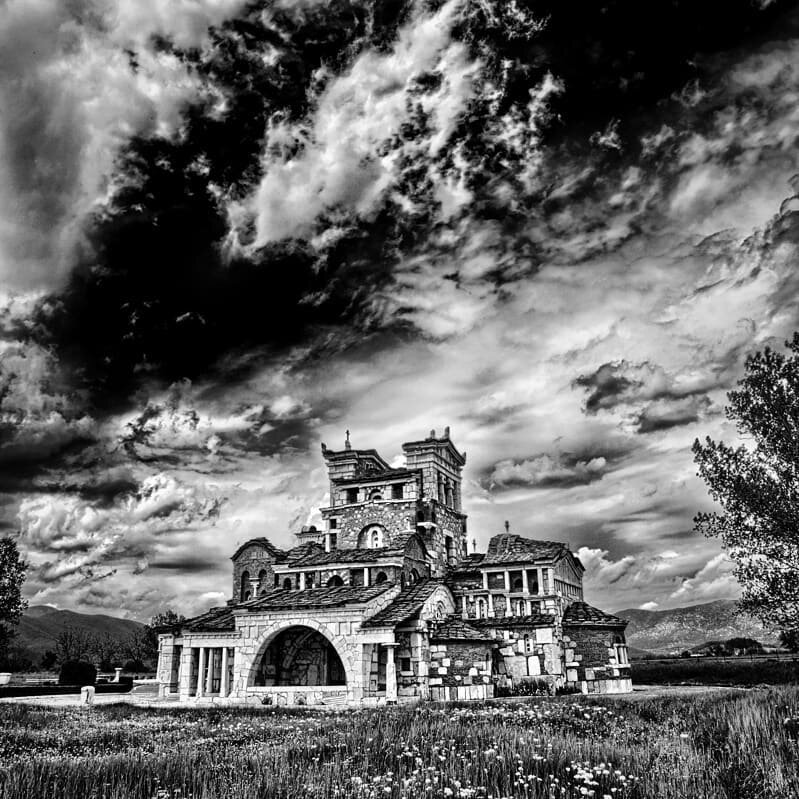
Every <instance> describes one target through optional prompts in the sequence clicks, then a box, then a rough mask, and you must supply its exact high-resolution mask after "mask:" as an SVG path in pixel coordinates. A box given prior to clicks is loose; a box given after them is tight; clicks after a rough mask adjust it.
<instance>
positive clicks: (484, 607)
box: [158, 428, 632, 705]
mask: <svg viewBox="0 0 799 799" xmlns="http://www.w3.org/2000/svg"><path fill="white" fill-rule="evenodd" d="M402 449H403V452H404V455H405V465H404V467H403V468H392V467H391V466H390V465H389V464H388V463H387V462H386V461H385V460H384V459H383V458H382V457H380V455H379V454H378V453H377V452H376V451H375V450H373V449H354V448H353V447H352V446H351V444H350V441H349V434H348V435H347V441H346V444H345V446H344V448H343V449H340V450H332V449H328V448H327V447H326V446H325V445H324V444H322V456H323V458H324V460H325V462H326V464H327V469H328V476H329V480H330V505H329V506H328V507H326V508H322V509H321V515H322V518H323V520H324V521H323V525H322V528H321V529H316V527H308V528H304V529H303V530H302V531H301V532H299V533H298V534H297V536H296V539H297V541H296V546H294V547H292V548H291V549H287V550H284V549H280V548H278V547H276V546H275V545H274V544H272V543H271V541H270V540H269V539H268V538H254V539H252V540H250V541H247V542H246V543H244V544H242V545H241V546H240V547H239V548H238V549H237V550H236V552H235V553H233V557H232V560H233V589H232V598H231V599H230V600H229V601H228V603H227V605H226V606H224V607H218V608H213V609H212V610H210V611H208V612H207V613H204V614H203V615H201V616H198V617H196V618H193V619H189V620H187V621H185V622H183V623H182V624H181V625H180V627H178V628H174V629H168V630H162V631H161V634H160V636H159V638H160V642H159V659H158V679H159V682H160V695H161V696H162V697H163V698H172V699H177V700H180V701H185V702H224V703H260V704H265V705H269V704H274V705H341V704H352V705H369V704H384V703H393V702H405V701H409V702H410V701H419V700H459V701H460V700H467V699H475V700H480V699H486V698H490V697H493V696H495V695H497V694H501V695H507V694H513V693H525V692H532V691H536V692H538V691H549V692H552V693H554V692H555V691H560V690H567V691H575V692H582V693H591V694H594V693H596V694H601V693H621V692H626V691H630V690H631V689H632V685H631V680H630V667H629V661H628V659H627V647H626V644H625V638H624V629H625V626H626V624H627V622H626V621H624V620H622V619H620V618H618V617H616V616H612V615H610V614H608V613H605V612H603V611H601V610H598V609H597V608H594V607H592V606H591V605H588V604H586V602H585V601H584V600H583V584H582V583H583V572H584V568H583V565H582V564H581V563H580V560H579V559H578V558H577V557H576V556H575V555H574V554H573V553H572V552H571V551H570V550H569V548H568V546H566V545H565V544H561V543H558V542H553V541H539V540H535V539H531V538H525V537H522V536H520V535H516V534H515V533H511V532H510V530H509V526H508V524H507V523H506V525H505V531H504V532H502V533H500V534H498V535H495V536H493V537H492V538H491V540H490V542H489V544H488V549H487V551H486V552H483V553H478V552H471V553H470V552H469V546H468V533H467V524H466V514H464V513H463V509H462V505H461V471H462V469H463V467H464V464H465V463H466V454H465V453H461V452H459V451H458V449H457V447H456V446H455V445H454V444H453V442H452V440H451V439H450V432H449V428H447V429H446V430H445V431H444V433H443V435H440V436H437V435H436V432H435V431H431V433H430V435H429V436H428V437H427V438H425V439H423V440H421V441H410V442H408V443H406V444H403V445H402Z"/></svg>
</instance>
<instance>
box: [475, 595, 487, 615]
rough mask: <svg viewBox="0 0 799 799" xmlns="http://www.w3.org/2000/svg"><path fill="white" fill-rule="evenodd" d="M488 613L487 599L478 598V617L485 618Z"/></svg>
mask: <svg viewBox="0 0 799 799" xmlns="http://www.w3.org/2000/svg"><path fill="white" fill-rule="evenodd" d="M487 615H488V614H487V613H486V601H485V599H478V600H477V618H478V619H485V618H486V617H487Z"/></svg>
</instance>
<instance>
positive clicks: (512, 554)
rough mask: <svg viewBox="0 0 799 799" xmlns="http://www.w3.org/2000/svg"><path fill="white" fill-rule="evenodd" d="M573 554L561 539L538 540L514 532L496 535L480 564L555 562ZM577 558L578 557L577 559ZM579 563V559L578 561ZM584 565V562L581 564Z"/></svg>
mask: <svg viewBox="0 0 799 799" xmlns="http://www.w3.org/2000/svg"><path fill="white" fill-rule="evenodd" d="M567 554H568V555H571V557H574V555H572V554H571V552H570V551H569V548H568V547H567V546H566V544H562V543H560V542H559V541H536V540H534V539H532V538H522V536H520V535H515V534H513V533H502V534H501V535H495V536H493V537H492V539H491V541H489V543H488V552H486V556H485V557H484V558H483V560H482V561H481V562H480V566H491V565H500V564H506V563H533V562H542V561H545V562H554V561H556V560H558V559H559V558H561V557H563V556H564V555H567ZM575 560H576V559H575ZM577 563H578V564H579V561H577ZM580 567H582V564H580Z"/></svg>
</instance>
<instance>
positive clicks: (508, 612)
mask: <svg viewBox="0 0 799 799" xmlns="http://www.w3.org/2000/svg"><path fill="white" fill-rule="evenodd" d="M505 615H506V616H512V615H513V608H512V607H511V606H510V594H505Z"/></svg>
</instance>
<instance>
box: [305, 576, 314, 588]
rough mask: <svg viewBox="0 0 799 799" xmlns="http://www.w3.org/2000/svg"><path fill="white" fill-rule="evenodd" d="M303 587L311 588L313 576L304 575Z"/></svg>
mask: <svg viewBox="0 0 799 799" xmlns="http://www.w3.org/2000/svg"><path fill="white" fill-rule="evenodd" d="M305 587H306V588H313V575H312V574H306V575H305Z"/></svg>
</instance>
